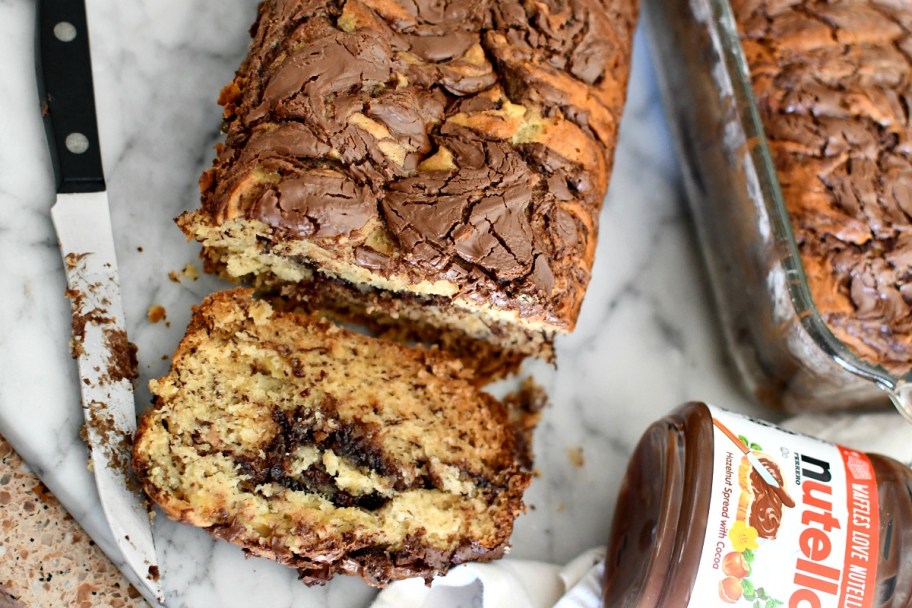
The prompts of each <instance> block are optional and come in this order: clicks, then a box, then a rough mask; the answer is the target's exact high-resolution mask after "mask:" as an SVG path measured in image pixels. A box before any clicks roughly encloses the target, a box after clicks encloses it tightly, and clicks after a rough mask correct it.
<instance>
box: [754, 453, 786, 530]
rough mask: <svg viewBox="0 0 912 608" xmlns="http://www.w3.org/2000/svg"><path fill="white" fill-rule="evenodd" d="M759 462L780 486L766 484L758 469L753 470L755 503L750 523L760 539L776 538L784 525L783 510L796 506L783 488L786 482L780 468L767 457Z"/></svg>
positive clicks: (761, 458)
mask: <svg viewBox="0 0 912 608" xmlns="http://www.w3.org/2000/svg"><path fill="white" fill-rule="evenodd" d="M759 460H760V463H761V464H762V465H763V466H764V467H766V470H767V471H769V472H770V474H771V475H772V476H773V478H774V479H775V480H776V482H777V483H778V484H779V487H778V488H774V487H773V486H771V485H769V484H768V483H766V481H765V480H764V479H763V477H761V476H760V473H759V472H758V471H757V469H754V468H751V474H750V481H751V488H752V489H753V491H754V502H753V505H752V507H751V514H750V522H749V523H750V525H751V527H752V528H754V529H755V530H757V535H758V536H759V537H761V538H776V534H777V533H778V532H779V526H781V525H782V508H783V507H788V508H790V509H791V508H792V507H794V506H795V501H794V500H792V497H791V496H789V495H788V494H787V493H786V491H785V489H784V488H783V487H782V486H783V483H784V482H783V479H782V472H781V471H780V470H779V466H778V465H777V464H776V463H775V462H773V461H772V460H770V459H769V458H767V457H766V456H760V457H759Z"/></svg>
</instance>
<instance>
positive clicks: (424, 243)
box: [178, 0, 637, 358]
mask: <svg viewBox="0 0 912 608" xmlns="http://www.w3.org/2000/svg"><path fill="white" fill-rule="evenodd" d="M636 12H637V9H636V0H543V1H538V2H525V1H521V0H498V1H494V0H453V1H450V2H431V1H430V0H344V1H342V0H320V1H316V0H266V1H264V2H263V3H262V4H261V5H260V8H259V16H258V19H257V21H256V23H255V24H254V26H253V28H252V30H251V32H252V36H253V41H252V43H251V46H250V50H249V53H248V55H247V58H246V59H245V60H244V62H243V64H242V65H241V67H240V69H239V70H238V72H237V75H236V77H235V78H234V80H233V82H231V83H230V84H229V85H228V86H227V87H225V89H224V90H223V92H222V95H221V97H220V103H221V104H222V105H223V106H224V119H225V123H224V129H225V132H226V138H225V142H224V144H221V145H219V146H218V155H217V158H216V160H215V162H214V165H213V167H212V168H211V169H210V170H208V171H206V172H205V174H204V175H203V176H202V178H201V181H200V185H201V191H202V207H201V208H200V209H199V210H196V211H193V212H188V213H186V214H184V215H182V216H181V217H180V218H179V220H178V223H179V225H180V227H181V228H182V229H183V231H184V232H185V234H187V236H188V237H189V238H194V239H196V240H198V241H200V242H201V243H202V244H203V246H204V250H203V256H204V258H205V260H206V262H207V268H208V269H209V270H210V271H219V272H222V273H224V274H225V275H227V276H229V277H231V278H235V279H244V280H248V281H249V282H251V283H253V284H255V285H257V286H259V287H261V288H270V287H272V288H276V289H278V288H281V289H282V291H283V293H284V295H286V296H291V297H295V295H296V294H297V297H298V299H299V300H300V301H301V303H302V304H304V305H306V304H308V303H309V302H318V303H317V304H314V305H313V307H314V308H317V307H319V308H327V307H332V306H335V307H337V308H338V309H340V310H342V311H343V312H345V313H349V314H350V313H352V312H355V313H357V314H360V315H361V316H362V317H363V318H362V319H360V320H364V319H371V318H373V319H376V318H377V317H378V316H379V317H382V318H383V319H384V321H385V322H387V323H392V322H396V321H401V322H403V323H407V324H411V325H414V326H417V327H429V328H433V329H434V331H435V332H436V333H437V335H440V336H445V335H446V334H447V333H454V334H458V335H459V338H458V339H455V340H450V341H446V340H444V346H446V344H447V343H449V344H464V343H465V341H464V340H463V339H462V338H464V337H467V338H468V339H471V340H482V341H486V342H488V343H490V344H493V345H495V346H496V347H497V348H498V349H500V350H501V351H502V352H511V353H522V354H523V355H530V354H531V355H536V356H541V357H545V358H549V357H550V356H551V354H552V346H551V343H552V338H553V336H554V335H555V334H556V333H559V332H569V331H571V330H572V329H573V327H574V325H575V323H576V319H577V315H578V313H579V309H580V305H581V302H582V299H583V295H584V293H585V290H586V287H587V284H588V282H589V277H590V271H591V267H592V262H593V257H594V251H595V243H596V235H597V224H598V214H599V209H600V207H601V204H602V199H603V198H604V196H605V192H606V189H607V183H608V176H609V174H610V170H611V165H612V159H613V154H614V148H615V143H616V140H617V133H618V124H619V122H620V118H621V110H622V107H623V104H624V99H625V93H626V86H627V77H628V71H629V67H630V55H631V43H632V36H633V31H634V27H635V20H636ZM279 286H280V287H279ZM322 292H331V294H332V295H331V297H323V296H321V295H320V293H322ZM315 293H316V297H315ZM424 333H425V335H427V334H428V333H429V332H424Z"/></svg>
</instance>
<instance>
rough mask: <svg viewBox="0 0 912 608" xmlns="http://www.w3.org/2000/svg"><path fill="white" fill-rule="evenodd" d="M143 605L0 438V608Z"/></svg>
mask: <svg viewBox="0 0 912 608" xmlns="http://www.w3.org/2000/svg"><path fill="white" fill-rule="evenodd" d="M5 606H28V607H29V608H32V607H34V608H39V607H40V608H57V607H60V606H66V607H67V608H94V607H96V606H109V607H111V608H126V607H128V606H130V607H137V608H138V607H144V608H145V607H147V606H148V604H146V602H145V600H143V599H142V598H141V597H140V595H139V593H137V592H136V590H135V589H134V588H133V587H132V586H131V585H130V584H129V583H128V582H127V580H126V579H125V578H124V577H123V575H122V574H121V573H120V571H119V570H118V569H117V568H116V567H114V565H113V564H112V563H111V562H110V561H109V560H108V558H107V557H105V556H104V554H103V553H102V552H101V551H100V550H99V549H98V547H97V546H96V545H95V543H94V542H93V541H92V539H91V538H89V536H88V535H87V534H86V533H85V532H84V531H83V530H82V528H80V527H79V524H78V523H76V521H75V520H74V519H73V518H72V517H70V514H69V513H67V512H66V511H65V510H64V508H63V507H62V506H61V505H60V503H59V502H58V501H57V499H56V498H54V497H53V496H52V495H51V494H50V492H48V489H47V488H46V487H45V486H44V484H42V483H41V482H40V481H39V480H38V478H37V477H35V476H34V475H33V474H32V473H31V472H30V471H29V470H28V468H27V467H26V466H25V464H24V463H23V462H22V459H21V458H19V456H18V455H17V454H16V452H14V451H13V448H12V447H10V445H9V444H8V443H7V442H6V440H5V439H4V438H3V437H2V436H0V608H2V607H5Z"/></svg>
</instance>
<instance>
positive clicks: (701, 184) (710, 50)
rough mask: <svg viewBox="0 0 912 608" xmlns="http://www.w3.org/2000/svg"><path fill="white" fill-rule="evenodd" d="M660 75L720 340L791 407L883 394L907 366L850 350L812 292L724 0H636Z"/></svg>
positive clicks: (771, 395)
mask: <svg viewBox="0 0 912 608" xmlns="http://www.w3.org/2000/svg"><path fill="white" fill-rule="evenodd" d="M643 12H644V15H643V19H644V23H645V25H646V28H647V30H648V34H649V39H650V43H651V48H652V55H653V58H654V62H655V64H656V72H657V74H658V79H659V86H660V89H661V91H662V96H663V98H664V101H665V109H666V116H667V117H668V122H669V128H670V130H671V133H672V139H673V140H674V141H675V145H676V147H677V153H678V158H679V159H680V163H681V168H682V173H683V176H684V182H685V187H686V189H687V196H688V199H689V201H690V207H691V211H692V214H693V218H694V223H695V225H696V228H697V235H698V237H699V241H700V244H701V247H702V249H703V257H704V259H705V262H706V266H707V268H708V271H709V275H710V279H711V281H712V285H713V290H714V292H715V300H716V304H717V308H718V312H719V316H720V321H721V325H722V328H723V332H724V334H725V339H726V342H727V344H728V348H729V351H730V352H731V354H732V357H733V359H734V364H735V366H736V367H737V369H738V372H739V375H740V376H741V378H742V380H743V382H744V384H745V385H746V386H747V388H748V390H749V391H750V392H751V393H752V394H753V395H754V396H755V397H756V399H757V400H759V401H761V402H763V403H766V404H768V405H771V406H773V407H777V408H780V409H785V410H786V411H790V412H811V411H824V410H835V409H847V408H862V407H864V408H871V407H880V406H885V405H886V404H887V403H888V402H889V400H892V401H893V403H894V404H895V405H896V407H897V408H898V409H899V410H900V411H901V412H902V413H903V414H904V415H905V416H906V417H907V418H909V419H910V420H912V389H910V383H909V381H910V379H912V378H910V376H912V374H907V375H906V376H904V377H897V376H894V375H892V374H891V373H890V372H888V371H887V370H885V369H883V368H881V367H879V366H876V365H873V364H870V363H868V362H866V361H864V360H862V359H860V358H859V357H858V356H856V355H855V354H854V353H853V352H852V351H851V350H850V349H849V348H848V347H847V346H846V345H844V344H843V343H842V342H841V341H840V340H839V339H837V338H836V337H835V336H834V335H833V333H832V332H831V331H830V330H829V328H828V327H827V325H826V323H825V322H824V320H823V318H822V317H821V315H820V313H819V312H818V311H817V309H816V307H815V305H814V302H813V300H812V299H811V295H810V294H811V292H810V288H809V287H808V283H807V279H806V278H805V273H804V268H803V266H802V262H801V257H800V254H799V252H798V246H797V244H796V242H795V239H794V236H793V233H792V226H791V222H790V220H789V216H788V212H787V211H786V206H785V203H784V201H783V198H782V192H781V190H780V187H779V182H778V179H777V177H776V169H775V167H774V165H773V160H772V156H771V154H770V151H769V149H768V147H767V144H766V138H765V136H764V132H763V124H762V122H761V119H760V114H759V112H758V110H757V106H756V102H755V100H754V94H753V89H752V87H751V81H750V73H749V70H748V67H747V64H746V61H745V59H744V55H743V52H742V50H741V44H740V42H739V38H738V32H737V27H736V25H735V21H734V17H733V15H732V11H731V8H730V6H729V4H728V1H727V0H644V4H643Z"/></svg>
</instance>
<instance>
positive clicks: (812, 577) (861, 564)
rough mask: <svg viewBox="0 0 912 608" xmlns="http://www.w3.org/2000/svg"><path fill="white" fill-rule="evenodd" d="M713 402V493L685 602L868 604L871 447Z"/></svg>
mask: <svg viewBox="0 0 912 608" xmlns="http://www.w3.org/2000/svg"><path fill="white" fill-rule="evenodd" d="M710 411H711V412H712V416H713V437H714V450H713V481H712V496H711V498H710V506H709V520H708V523H707V526H706V536H705V538H704V541H703V551H702V553H701V557H700V566H699V571H698V573H697V578H696V581H695V583H694V588H693V592H692V595H691V598H690V602H689V603H688V606H691V607H694V608H697V607H699V608H706V607H707V606H720V605H726V604H732V605H735V606H744V607H748V606H749V607H752V608H774V607H776V606H786V607H788V608H828V607H834V608H835V607H839V608H866V607H870V606H873V605H874V595H875V574H876V569H877V557H878V543H879V537H878V534H879V516H878V513H879V505H878V498H877V482H876V479H875V476H874V470H873V468H872V466H871V462H870V460H869V459H868V457H867V456H866V455H865V454H864V453H862V452H857V451H855V450H850V449H847V448H843V447H840V446H835V445H831V444H828V443H825V442H823V441H819V440H817V439H813V438H810V437H805V436H803V435H796V434H793V433H790V432H788V431H785V430H782V429H778V428H776V427H773V426H770V425H768V424H765V423H762V422H758V421H754V420H751V419H749V418H746V417H743V416H739V415H737V414H732V413H730V412H726V411H724V410H720V409H718V408H715V407H710Z"/></svg>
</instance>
